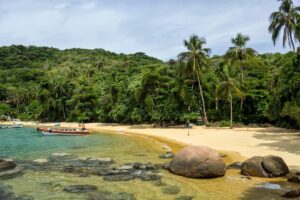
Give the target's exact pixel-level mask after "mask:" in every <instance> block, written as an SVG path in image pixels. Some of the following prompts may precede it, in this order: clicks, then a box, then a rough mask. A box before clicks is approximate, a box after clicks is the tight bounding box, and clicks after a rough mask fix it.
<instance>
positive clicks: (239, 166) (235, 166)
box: [227, 162, 242, 169]
mask: <svg viewBox="0 0 300 200" xmlns="http://www.w3.org/2000/svg"><path fill="white" fill-rule="evenodd" d="M241 167H242V163H241V162H234V163H232V164H230V165H228V166H227V169H241Z"/></svg>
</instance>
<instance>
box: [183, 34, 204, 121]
mask: <svg viewBox="0 0 300 200" xmlns="http://www.w3.org/2000/svg"><path fill="white" fill-rule="evenodd" d="M183 43H184V46H185V47H186V48H187V50H188V51H187V52H183V53H180V54H179V55H178V58H179V60H181V61H184V62H186V67H187V70H188V71H189V72H192V73H193V74H194V75H195V76H196V77H197V81H198V87H199V92H200V97H201V104H202V109H203V114H204V122H205V125H208V119H207V115H206V108H205V101H204V97H203V91H202V85H201V66H202V65H204V64H205V63H206V61H207V57H208V54H209V53H210V49H209V48H204V45H205V44H206V40H205V38H199V37H198V36H197V35H192V36H190V38H189V40H184V41H183Z"/></svg>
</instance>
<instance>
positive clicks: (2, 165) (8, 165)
mask: <svg viewBox="0 0 300 200" xmlns="http://www.w3.org/2000/svg"><path fill="white" fill-rule="evenodd" d="M16 166H17V165H16V163H14V162H13V161H6V160H0V172H2V171H6V170H10V169H14V168H15V167H16Z"/></svg>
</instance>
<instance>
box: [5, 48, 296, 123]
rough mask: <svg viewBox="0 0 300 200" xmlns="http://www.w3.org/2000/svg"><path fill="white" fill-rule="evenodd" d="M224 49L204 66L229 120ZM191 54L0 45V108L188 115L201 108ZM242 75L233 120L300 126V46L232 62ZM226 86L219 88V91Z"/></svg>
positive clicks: (108, 115) (60, 113)
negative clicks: (171, 56) (162, 56)
mask: <svg viewBox="0 0 300 200" xmlns="http://www.w3.org/2000/svg"><path fill="white" fill-rule="evenodd" d="M227 63H228V62H227V59H226V57H225V56H214V57H211V58H209V57H207V60H206V63H205V64H202V65H201V66H200V69H201V75H200V78H201V85H202V89H203V96H204V99H205V104H206V110H207V117H208V119H209V120H210V121H212V122H214V121H222V120H228V119H229V116H230V112H229V109H230V106H229V105H230V104H228V101H227V99H226V98H218V95H217V92H216V91H217V86H218V85H220V83H221V84H222V83H224V84H225V82H224V81H226V80H228V79H227V78H226V73H224V66H226V65H227ZM186 66H187V65H186V63H185V61H182V60H181V61H176V60H170V61H169V62H167V63H164V62H162V61H160V60H158V59H155V58H152V57H149V56H147V55H145V54H144V53H136V54H129V55H125V54H115V53H111V52H108V51H105V50H103V49H95V50H85V49H69V50H58V49H55V48H47V47H33V46H29V47H25V46H10V47H1V48H0V116H1V115H10V116H12V117H18V118H21V119H23V120H42V121H78V122H81V121H85V122H91V121H101V122H119V123H143V122H158V123H161V124H162V125H165V124H169V123H184V122H186V121H187V120H190V121H197V119H198V118H199V117H200V115H202V116H203V112H202V110H203V109H202V104H201V102H202V101H201V96H200V93H199V88H198V78H197V76H198V75H197V74H195V73H194V71H193V70H190V69H188V68H187V67H186ZM241 66H242V67H243V83H242V84H241V85H238V86H239V90H240V91H241V93H243V101H242V103H243V105H242V106H241V100H240V98H239V97H238V96H237V95H235V94H234V93H232V106H233V120H234V121H235V122H241V123H245V124H249V123H273V124H276V125H280V126H284V127H296V128H299V127H300V90H299V86H300V53H298V54H297V53H294V52H289V53H287V54H279V53H278V54H264V55H257V56H253V57H249V58H247V59H245V60H242V61H239V62H231V63H230V67H229V71H230V76H231V77H233V78H235V81H236V82H240V78H239V77H241V76H240V75H241V70H240V69H241ZM219 92H220V91H219Z"/></svg>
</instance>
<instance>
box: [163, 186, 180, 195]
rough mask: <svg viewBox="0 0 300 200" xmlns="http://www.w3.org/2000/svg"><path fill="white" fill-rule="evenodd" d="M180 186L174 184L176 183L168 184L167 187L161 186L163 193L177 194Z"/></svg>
mask: <svg viewBox="0 0 300 200" xmlns="http://www.w3.org/2000/svg"><path fill="white" fill-rule="evenodd" d="M180 190H181V189H180V187H178V186H176V185H170V186H167V187H164V188H163V193H164V194H178V193H179V192H180Z"/></svg>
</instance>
